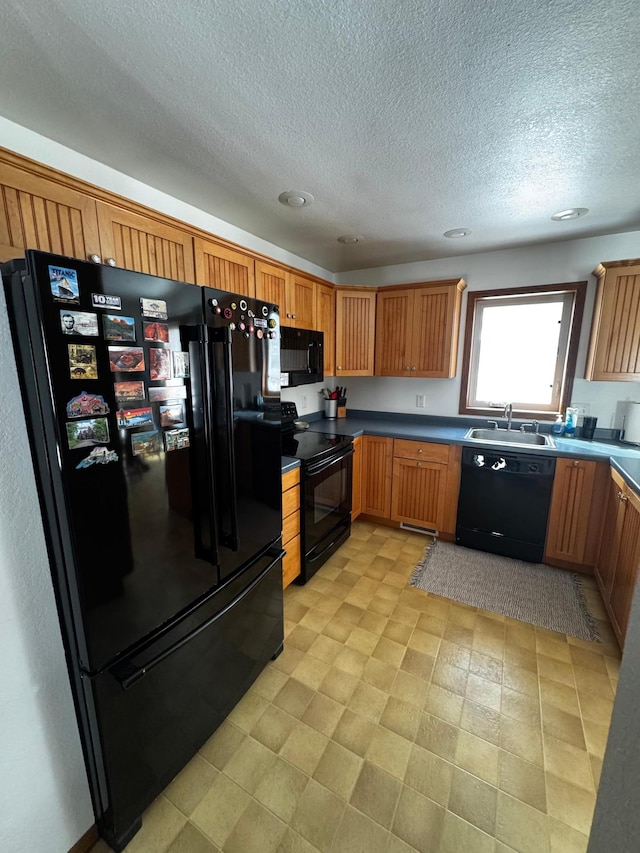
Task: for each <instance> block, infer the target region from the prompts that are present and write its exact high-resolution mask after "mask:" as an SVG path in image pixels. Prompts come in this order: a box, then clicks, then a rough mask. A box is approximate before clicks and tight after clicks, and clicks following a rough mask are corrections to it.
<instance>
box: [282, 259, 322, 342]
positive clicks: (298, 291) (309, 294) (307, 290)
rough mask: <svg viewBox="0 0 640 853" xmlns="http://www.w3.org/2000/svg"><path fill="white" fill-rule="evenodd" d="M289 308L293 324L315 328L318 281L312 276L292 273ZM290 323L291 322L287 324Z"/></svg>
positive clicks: (305, 327) (298, 326)
mask: <svg viewBox="0 0 640 853" xmlns="http://www.w3.org/2000/svg"><path fill="white" fill-rule="evenodd" d="M287 308H288V310H289V313H290V314H291V317H290V318H289V319H290V320H291V324H290V325H292V326H296V327H297V328H298V329H315V319H316V283H315V281H312V280H311V279H310V278H305V277H304V276H302V275H297V274H296V273H291V275H290V277H289V292H288V296H287ZM286 325H289V324H286Z"/></svg>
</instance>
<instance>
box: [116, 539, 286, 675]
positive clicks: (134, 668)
mask: <svg viewBox="0 0 640 853" xmlns="http://www.w3.org/2000/svg"><path fill="white" fill-rule="evenodd" d="M284 555H285V551H283V550H282V549H280V550H278V552H277V554H276V556H274V557H273V559H272V560H271V561H270V562H269V565H268V566H267V567H266V568H265V569H263V570H262V571H261V572H260V574H259V575H258V576H257V577H256V578H254V579H253V580H252V581H251V583H250V584H249V586H247V587H245V588H244V589H243V590H242V592H240V593H239V594H238V595H236V597H235V598H233V599H232V600H231V601H230V602H228V603H227V604H225V606H224V607H223V608H222V610H219V611H218V612H217V613H214V615H213V616H211V618H210V619H207V620H206V622H203V623H202V624H201V625H198V627H197V628H194V629H193V631H189V633H188V634H185V635H184V637H181V638H180V639H179V640H177V641H176V642H175V643H173V645H171V646H169V648H167V649H163V651H161V652H159V653H158V654H157V655H155V657H152V658H151V660H148V661H147V662H146V663H143V664H139V665H138V664H135V663H134V662H133V661H132V660H131V658H128V659H126V660H123V661H121V662H120V663H118V664H117V665H116V666H114V667H113V668H112V669H111V672H112V674H113V676H114V677H115V678H116V679H117V681H118V682H119V683H120V686H121V687H122V689H123V690H129V688H130V687H133V686H134V684H136V682H138V681H140V679H141V678H144V676H145V675H147V673H149V672H151V670H153V669H155V668H156V667H157V666H158V664H161V663H162V661H164V660H166V659H167V658H168V657H169V656H170V655H172V654H174V652H177V651H178V650H179V649H181V648H182V647H183V646H184V645H186V644H187V643H188V642H189V641H190V640H192V639H193V638H194V637H197V635H198V634H199V633H200V632H201V631H204V630H206V629H207V628H208V627H209V626H210V625H213V623H214V622H216V621H217V620H218V619H221V618H222V617H223V616H224V615H225V614H226V613H228V612H229V611H230V610H232V609H233V608H234V607H236V606H237V605H238V604H239V603H240V602H241V601H242V600H243V599H244V598H246V596H247V595H249V593H251V592H252V591H253V590H254V589H255V587H256V586H258V584H259V583H260V582H261V581H262V579H263V578H264V577H266V576H267V575H268V574H269V572H270V571H271V569H272V568H273V567H274V566H275V564H276V563H277V562H278V560H281V559H282V558H283V557H284ZM270 556H271V555H270Z"/></svg>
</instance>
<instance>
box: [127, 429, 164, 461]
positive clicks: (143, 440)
mask: <svg viewBox="0 0 640 853" xmlns="http://www.w3.org/2000/svg"><path fill="white" fill-rule="evenodd" d="M161 450H162V445H161V444H160V433H159V432H158V430H157V429H156V430H150V431H148V432H134V433H131V453H132V454H133V455H134V456H147V455H148V454H150V453H160V451H161Z"/></svg>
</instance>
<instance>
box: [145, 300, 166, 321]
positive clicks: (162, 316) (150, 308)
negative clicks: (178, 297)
mask: <svg viewBox="0 0 640 853" xmlns="http://www.w3.org/2000/svg"><path fill="white" fill-rule="evenodd" d="M140 313H141V314H142V316H143V317H153V319H154V320H166V319H167V318H168V317H169V315H168V314H167V303H166V302H165V301H164V300H163V299H144V298H143V297H140Z"/></svg>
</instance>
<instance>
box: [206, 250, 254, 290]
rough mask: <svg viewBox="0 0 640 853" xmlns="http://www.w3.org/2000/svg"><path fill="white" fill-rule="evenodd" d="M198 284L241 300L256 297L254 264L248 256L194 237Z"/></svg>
mask: <svg viewBox="0 0 640 853" xmlns="http://www.w3.org/2000/svg"><path fill="white" fill-rule="evenodd" d="M193 249H194V254H195V265H196V284H201V285H204V286H205V287H216V288H218V289H219V290H227V291H229V293H240V294H241V295H242V296H251V297H254V296H255V295H256V277H255V261H254V259H253V258H251V257H249V255H245V254H243V253H242V252H236V250H235V249H229V248H227V247H226V246H221V245H220V244H219V243H215V242H214V241H213V240H203V239H202V238H201V237H194V240H193Z"/></svg>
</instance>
